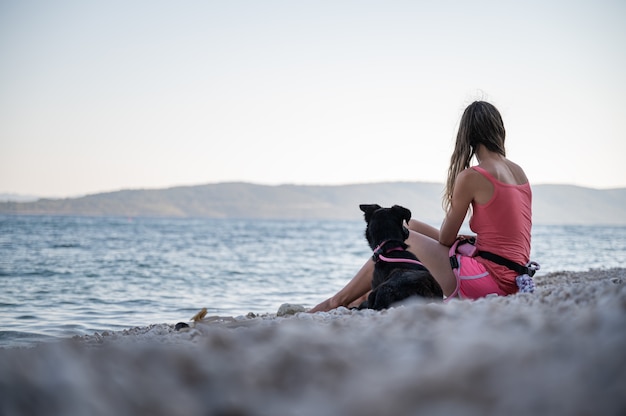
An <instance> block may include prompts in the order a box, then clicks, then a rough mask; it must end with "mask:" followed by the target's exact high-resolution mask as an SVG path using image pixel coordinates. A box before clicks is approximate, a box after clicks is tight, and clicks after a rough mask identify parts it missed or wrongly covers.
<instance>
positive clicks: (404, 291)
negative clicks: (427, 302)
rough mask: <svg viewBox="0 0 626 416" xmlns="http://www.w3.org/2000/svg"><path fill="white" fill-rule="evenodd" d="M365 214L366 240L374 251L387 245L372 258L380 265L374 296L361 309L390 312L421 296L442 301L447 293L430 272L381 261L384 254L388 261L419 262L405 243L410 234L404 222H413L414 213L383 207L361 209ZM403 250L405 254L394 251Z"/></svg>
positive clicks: (406, 264) (376, 272) (374, 285)
mask: <svg viewBox="0 0 626 416" xmlns="http://www.w3.org/2000/svg"><path fill="white" fill-rule="evenodd" d="M359 208H361V211H363V212H364V213H365V222H366V223H367V227H366V228H365V238H366V239H367V242H368V243H369V245H370V247H371V248H372V250H376V248H377V247H378V246H379V245H380V244H381V243H383V242H385V241H386V243H385V244H384V245H383V247H381V249H380V250H377V251H375V252H374V254H373V256H372V258H373V259H374V261H375V262H376V265H375V267H374V276H373V279H372V292H371V293H370V295H369V297H368V298H367V300H366V301H365V302H363V303H362V304H361V305H360V306H359V309H364V308H370V309H377V310H381V309H387V308H389V307H390V306H391V305H392V304H394V303H396V302H399V301H402V300H404V299H406V298H408V297H410V296H421V297H423V298H427V299H433V300H442V299H443V291H442V290H441V287H440V286H439V284H438V283H437V281H436V280H435V279H434V278H433V276H432V275H431V274H430V272H429V271H428V270H427V269H426V268H425V267H424V266H421V265H418V264H413V263H404V262H403V263H395V262H394V263H391V262H385V261H382V260H379V259H378V256H379V255H380V254H384V256H385V257H390V258H391V257H393V258H402V259H410V260H417V257H415V255H413V253H411V252H409V251H407V250H406V248H407V247H408V246H407V245H406V244H405V243H404V241H405V240H406V239H407V238H408V235H409V231H408V230H407V229H406V227H405V226H404V221H409V220H410V219H411V211H409V210H408V209H406V208H404V207H401V206H399V205H394V206H393V207H391V208H382V207H381V206H380V205H377V204H371V205H360V206H359ZM397 248H400V249H401V250H393V251H389V250H392V249H397Z"/></svg>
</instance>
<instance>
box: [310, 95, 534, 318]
mask: <svg viewBox="0 0 626 416" xmlns="http://www.w3.org/2000/svg"><path fill="white" fill-rule="evenodd" d="M504 138H505V130H504V124H503V122H502V117H501V116H500V113H499V112H498V110H497V109H496V108H495V107H494V106H493V105H491V104H489V103H487V102H484V101H475V102H474V103H472V104H470V105H469V106H468V107H467V108H466V109H465V112H464V113H463V116H462V117H461V122H460V125H459V131H458V133H457V138H456V145H455V149H454V153H453V154H452V158H451V160H450V168H449V170H448V180H447V183H446V192H445V196H444V205H445V208H446V216H445V219H444V221H443V224H442V225H441V229H439V230H437V229H436V228H434V227H431V226H429V225H427V224H425V223H423V222H420V221H417V220H413V219H412V220H411V221H409V229H410V230H411V231H410V234H409V238H408V239H407V241H406V242H407V244H408V245H409V250H410V251H411V252H413V254H415V255H416V256H417V257H418V258H419V259H420V261H421V262H422V263H423V264H424V266H426V267H427V268H428V270H429V271H430V272H431V273H432V275H433V277H434V278H435V279H436V280H437V282H439V285H440V286H441V288H442V289H443V292H444V294H445V295H446V296H450V295H452V294H453V293H455V292H457V289H458V293H459V295H460V296H461V297H464V298H470V299H476V298H480V297H483V296H486V295H489V294H497V295H508V294H512V293H516V292H517V291H518V288H517V285H516V281H515V279H516V277H517V274H518V273H517V272H515V271H513V270H510V269H509V268H507V267H505V266H502V265H500V264H496V263H494V262H492V261H489V260H486V259H484V258H482V257H462V258H461V259H460V260H461V261H460V263H461V266H460V269H459V274H460V280H459V283H457V278H456V276H455V275H454V272H453V270H452V267H451V266H450V259H449V251H450V247H451V246H452V244H454V242H455V240H456V239H457V238H458V232H459V229H460V228H461V225H462V223H463V220H464V219H465V216H466V215H467V212H468V209H469V208H470V206H471V209H472V218H471V220H470V228H471V229H472V231H473V232H475V233H476V248H477V249H478V250H479V251H488V252H491V253H494V254H497V255H499V256H502V257H505V258H507V259H509V260H511V261H513V262H515V263H518V264H522V265H525V264H526V263H528V261H529V257H530V231H531V225H532V220H531V200H532V194H531V189H530V185H529V183H528V178H527V177H526V174H525V173H524V171H523V170H522V168H521V167H519V166H518V165H516V164H515V163H513V162H511V161H510V160H508V159H507V158H506V155H505V150H504ZM474 156H475V157H476V159H477V161H478V165H477V166H473V167H470V162H471V160H472V158H473V157H474ZM373 270H374V262H373V261H372V260H371V259H370V260H368V261H367V263H365V265H364V266H363V267H362V268H361V270H359V272H358V273H357V274H356V276H354V278H352V280H351V281H350V282H349V283H348V284H347V285H346V286H345V287H344V288H343V289H341V290H340V291H339V292H338V293H337V294H336V295H334V296H333V297H331V298H329V299H327V300H325V301H324V302H322V303H320V304H319V305H317V306H315V307H314V308H313V309H311V311H310V312H319V311H327V310H330V309H334V308H337V307H339V306H352V305H356V304H358V303H359V302H360V301H361V300H362V299H363V297H364V296H366V295H367V293H368V292H369V290H370V289H371V281H372V273H373ZM457 286H458V287H457Z"/></svg>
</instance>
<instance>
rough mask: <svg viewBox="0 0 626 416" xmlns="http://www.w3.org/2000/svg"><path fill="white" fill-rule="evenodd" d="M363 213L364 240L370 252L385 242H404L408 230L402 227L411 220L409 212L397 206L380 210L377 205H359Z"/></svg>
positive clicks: (407, 235)
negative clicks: (370, 249) (365, 225)
mask: <svg viewBox="0 0 626 416" xmlns="http://www.w3.org/2000/svg"><path fill="white" fill-rule="evenodd" d="M359 208H361V211H363V212H364V213H365V215H364V216H365V222H366V223H367V227H366V228H365V238H366V239H367V242H368V243H369V245H370V247H371V248H372V250H374V249H375V248H376V247H377V246H378V245H379V244H380V243H382V242H383V241H386V240H395V241H404V240H406V239H407V238H408V237H409V230H408V229H407V228H406V227H405V226H404V222H405V221H409V220H410V219H411V211H409V210H408V209H407V208H404V207H401V206H399V205H394V206H392V207H391V208H382V207H381V206H380V205H378V204H369V205H366V204H362V205H359Z"/></svg>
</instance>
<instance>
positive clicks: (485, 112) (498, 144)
mask: <svg viewBox="0 0 626 416" xmlns="http://www.w3.org/2000/svg"><path fill="white" fill-rule="evenodd" d="M505 136H506V131H505V130H504V123H503V122H502V117H501V116H500V112H498V110H497V109H496V107H494V106H493V105H492V104H489V103H487V102H485V101H474V102H473V103H472V104H470V105H469V106H468V107H467V108H466V109H465V111H464V112H463V116H461V122H460V123H459V131H458V133H457V135H456V144H455V146H454V152H453V153H452V157H451V158H450V168H449V169H448V180H447V182H446V192H445V195H444V201H443V203H444V208H445V209H446V211H448V210H449V209H450V207H451V205H452V193H453V192H454V183H455V182H456V177H457V176H458V175H459V173H461V171H463V170H464V169H467V168H469V166H470V162H471V160H472V157H474V155H475V154H476V149H477V147H478V145H479V144H482V145H483V146H485V147H486V148H487V149H488V150H490V151H492V152H496V153H499V154H501V155H502V156H506V154H505V151H504V138H505Z"/></svg>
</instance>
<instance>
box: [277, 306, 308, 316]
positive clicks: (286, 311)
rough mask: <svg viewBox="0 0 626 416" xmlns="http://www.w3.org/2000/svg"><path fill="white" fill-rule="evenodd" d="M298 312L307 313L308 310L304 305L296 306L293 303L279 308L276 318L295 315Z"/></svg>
mask: <svg viewBox="0 0 626 416" xmlns="http://www.w3.org/2000/svg"><path fill="white" fill-rule="evenodd" d="M298 312H306V309H305V308H304V306H302V305H294V304H291V303H283V304H282V305H280V308H278V312H276V316H285V315H295V314H297V313H298Z"/></svg>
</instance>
